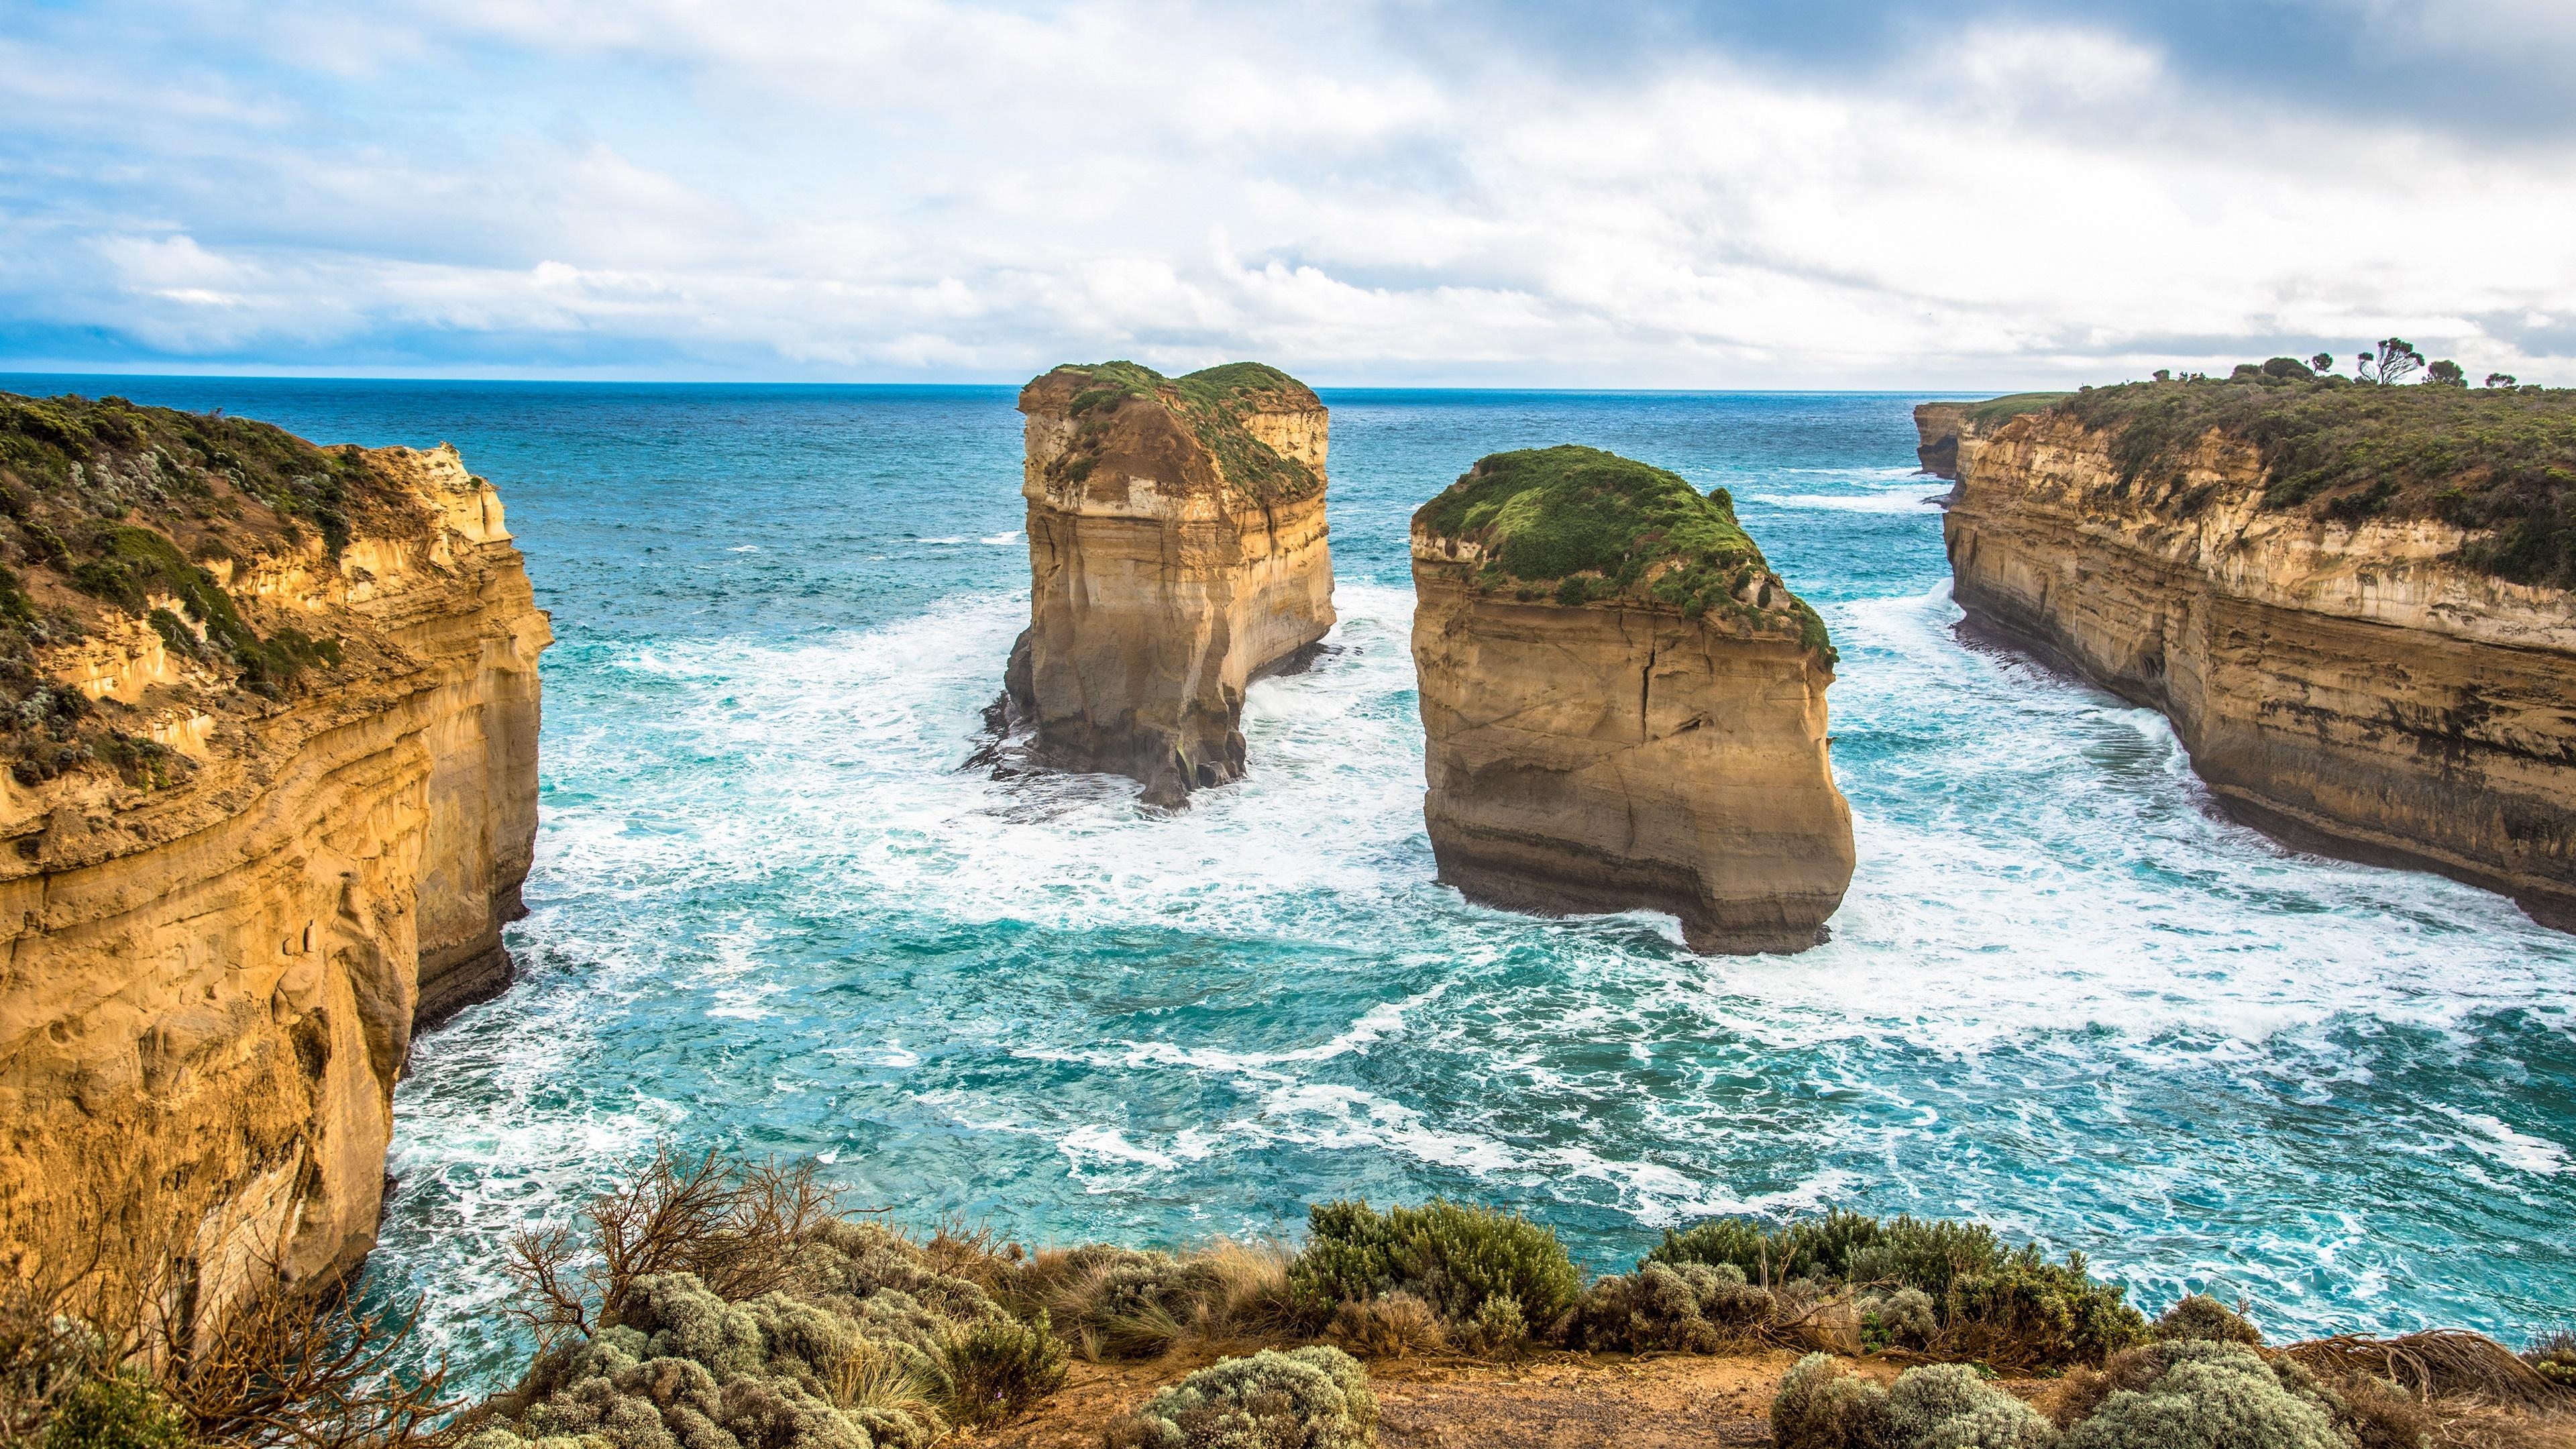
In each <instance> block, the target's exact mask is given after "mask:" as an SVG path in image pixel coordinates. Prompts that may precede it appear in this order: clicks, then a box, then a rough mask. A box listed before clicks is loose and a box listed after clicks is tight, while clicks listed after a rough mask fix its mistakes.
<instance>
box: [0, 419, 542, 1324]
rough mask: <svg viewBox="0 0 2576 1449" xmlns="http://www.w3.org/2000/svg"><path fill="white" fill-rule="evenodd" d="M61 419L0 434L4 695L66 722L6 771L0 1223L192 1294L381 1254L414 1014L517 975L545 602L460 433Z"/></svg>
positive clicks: (188, 1307)
mask: <svg viewBox="0 0 2576 1449" xmlns="http://www.w3.org/2000/svg"><path fill="white" fill-rule="evenodd" d="M36 406H38V407H46V406H50V405H36ZM68 415H69V416H70V417H71V423H70V424H69V425H67V430H66V431H65V432H64V434H63V436H64V437H66V438H73V439H74V442H75V443H77V444H79V446H74V447H71V449H70V451H71V453H72V454H74V455H77V454H78V453H79V452H81V451H82V450H83V448H85V447H87V446H89V445H92V444H94V445H95V446H96V447H97V448H98V450H99V451H97V452H96V453H94V454H92V455H91V456H88V457H86V458H80V457H78V456H74V457H73V459H72V462H71V465H70V467H69V468H68V469H67V470H66V469H63V468H62V467H61V464H62V457H61V456H60V455H56V456H55V457H54V459H53V463H54V465H55V468H56V470H57V471H56V472H55V473H54V475H53V476H51V477H48V476H44V473H45V470H44V469H43V468H40V467H36V466H34V465H32V464H30V463H29V461H28V458H27V457H20V458H16V459H11V458H9V457H8V456H7V455H6V453H5V452H0V465H7V464H9V463H12V462H14V463H16V464H17V465H18V466H15V467H11V468H10V469H9V481H8V482H7V483H6V484H5V487H6V490H7V494H8V497H7V500H6V501H7V503H8V504H9V509H10V512H11V514H12V516H13V519H14V523H13V525H12V526H11V527H9V528H8V529H6V530H5V537H0V548H6V549H7V550H8V551H9V552H10V553H12V554H13V555H17V556H18V557H19V558H20V559H21V562H22V566H24V567H25V577H24V584H25V588H24V591H23V593H19V594H17V598H18V599H19V600H20V601H21V602H23V603H24V604H26V605H27V606H28V607H27V608H26V610H25V611H24V614H23V617H22V623H21V626H20V627H21V628H22V629H32V630H34V631H35V635H34V636H31V635H26V634H21V635H18V636H14V637H18V638H20V639H21V641H22V642H23V643H24V644H25V645H26V650H25V653H24V655H23V656H22V659H21V662H20V663H19V664H17V665H13V666H12V667H13V668H17V669H19V670H20V671H21V673H22V675H23V677H19V678H18V680H17V684H16V685H15V686H13V688H17V689H19V690H21V691H23V692H24V694H25V698H24V701H23V702H22V704H21V707H20V711H19V717H20V718H22V719H25V718H34V717H37V716H40V715H41V716H44V717H47V718H52V719H57V720H67V721H72V722H71V723H68V724H63V725H60V726H58V727H57V728H56V729H55V731H54V732H53V734H52V735H51V736H48V735H47V734H46V733H44V732H41V731H39V732H35V733H33V734H29V733H27V732H24V731H22V732H21V734H20V735H18V736H15V737H13V741H14V742H13V746H12V747H13V749H15V750H16V751H17V753H18V755H19V761H18V765H17V767H16V771H15V773H14V776H13V777H12V778H9V779H7V780H5V781H0V836H6V837H8V838H9V840H10V842H11V844H12V846H13V847H14V848H11V849H5V850H0V911H5V921H6V929H7V930H8V932H9V956H8V962H7V967H6V970H5V973H0V1122H5V1124H6V1125H5V1128H0V1257H8V1258H12V1259H15V1260H16V1263H17V1266H18V1268H19V1270H20V1271H35V1272H44V1271H49V1270H51V1269H53V1268H56V1267H59V1266H61V1265H62V1264H64V1263H66V1262H67V1261H70V1260H72V1259H73V1258H76V1257H77V1256H78V1255H79V1254H81V1253H83V1252H84V1251H86V1250H87V1249H88V1248H89V1247H90V1246H91V1245H93V1244H102V1245H106V1246H107V1247H108V1248H109V1249H110V1250H111V1251H112V1252H114V1253H116V1254H118V1255H121V1256H128V1257H130V1258H132V1259H134V1260H135V1263H134V1266H136V1267H137V1268H138V1269H139V1270H141V1271H144V1272H147V1273H149V1272H152V1271H154V1270H155V1269H156V1268H165V1267H166V1269H167V1270H168V1271H170V1272H171V1273H172V1274H173V1275H174V1276H173V1278H172V1279H171V1281H170V1283H169V1285H168V1291H167V1293H165V1295H164V1297H163V1299H162V1301H163V1302H164V1303H165V1305H169V1306H174V1307H177V1308H178V1309H179V1310H180V1311H183V1312H193V1313H194V1314H195V1315H196V1316H197V1317H198V1318H199V1319H200V1321H202V1320H203V1318H204V1316H205V1315H207V1314H209V1313H212V1312H215V1311H218V1310H220V1308H221V1307H222V1305H223V1303H224V1302H225V1301H226V1300H227V1299H228V1298H229V1297H230V1296H231V1295H232V1294H234V1293H236V1292H238V1291H239V1290H240V1289H241V1287H242V1286H243V1285H244V1284H245V1283H247V1282H248V1281H249V1280H250V1277H251V1275H253V1274H256V1273H260V1272H264V1271H266V1269H267V1268H268V1267H269V1266H271V1265H273V1266H275V1267H276V1268H278V1269H280V1270H282V1271H283V1272H285V1273H286V1274H288V1275H290V1276H293V1277H297V1278H312V1277H327V1276H331V1275H336V1274H338V1273H341V1272H344V1271H345V1270H347V1269H348V1268H349V1267H351V1266H353V1265H354V1264H355V1263H356V1262H357V1261H358V1259H360V1258H361V1257H362V1256H363V1255H364V1254H365V1253H366V1252H367V1250H368V1249H369V1247H370V1246H371V1245H372V1244H373V1241H374V1237H375V1230H376V1222H377V1217H378V1208H379V1200H380V1196H381V1192H382V1188H383V1185H384V1181H385V1178H384V1168H385V1150H386V1144H387V1138H388V1135H389V1132H390V1128H391V1106H392V1094H393V1085H394V1081H395V1079H396V1077H397V1075H398V1074H400V1073H401V1072H402V1070H403V1069H404V1065H405V1061H406V1057H407V1055H408V1051H409V1047H410V1043H411V1039H412V1036H413V1034H414V1032H415V1031H416V1030H418V1029H419V1028H420V1026H421V1025H422V1024H423V1023H424V1022H427V1021H429V1020H431V1019H433V1018H435V1017H436V1016H437V1015H439V1014H440V1013H442V1012H446V1011H452V1010H453V1009H455V1008H456V1007H457V1006H459V1005H462V1004H464V1003H466V1002H469V1001H472V1000H475V999H478V998H480V997H482V996H486V995H490V994H492V993H493V992H496V991H498V990H499V989H501V988H502V987H504V986H506V985H507V984H508V981H509V964H508V958H507V957H506V956H505V955H504V954H503V952H502V950H501V946H500V936H499V930H500V926H501V923H502V922H503V921H504V920H506V919H508V918H510V917H512V916H513V915H515V914H517V913H518V912H519V906H518V891H519V885H520V882H521V880H522V878H523V877H524V876H525V875H526V873H527V869H528V864H529V856H530V850H531V846H532V844H533V837H534V832H535V826H536V754H537V723H538V678H537V656H538V653H539V651H540V650H542V649H543V648H544V647H545V646H546V645H547V643H548V642H549V641H550V638H551V636H550V633H549V631H548V627H547V619H546V615H545V614H544V613H543V612H541V611H539V610H538V609H536V608H535V607H534V605H533V601H532V598H531V595H530V591H529V585H528V579H527V576H526V574H525V572H524V571H523V570H522V568H521V562H520V557H519V553H518V551H517V549H516V548H515V547H513V545H512V543H511V539H510V534H509V532H508V531H507V529H506V528H505V527H504V526H503V521H502V512H501V504H500V500H499V498H498V497H497V496H496V495H495V493H494V492H493V490H492V488H491V487H490V485H488V484H487V483H485V482H484V481H483V480H481V479H479V478H475V477H472V476H470V475H469V474H468V473H467V472H466V470H465V468H464V466H463V464H462V462H461V460H460V459H459V458H458V456H457V454H456V453H455V451H454V450H453V449H449V448H444V447H442V448H440V449H438V450H436V451H433V452H414V451H411V450H408V449H402V448H388V449H381V450H376V451H373V452H362V451H360V450H356V449H348V450H335V451H331V452H324V451H322V450H314V449H310V448H309V447H306V446H305V445H303V444H300V443H295V442H294V440H291V439H285V438H284V435H282V434H274V430H266V432H265V433H259V432H254V431H251V428H250V425H244V424H240V423H238V422H233V421H231V420H223V421H222V422H220V423H217V422H208V421H205V420H199V419H191V418H187V417H185V416H184V415H177V414H165V413H160V412H158V411H157V410H144V409H130V410H124V411H123V413H122V414H121V415H120V414H119V413H118V412H117V411H116V410H113V409H102V410H97V411H93V412H90V413H88V414H86V415H84V414H81V413H79V412H78V411H77V410H71V411H69V413H68ZM58 417H59V415H58ZM174 418H175V419H178V421H177V422H176V423H173V422H171V421H170V420H171V419H174ZM40 421H41V419H40ZM84 426H85V427H86V428H87V429H89V431H86V432H80V433H78V435H77V437H75V435H74V433H73V432H72V431H70V430H69V429H76V428H80V427H84ZM281 440H282V441H281ZM0 441H5V440H0ZM183 444H184V446H183ZM289 445H291V447H290V446H289ZM261 446H267V447H272V448H273V449H274V451H275V452H276V454H277V457H276V458H274V459H263V458H261V457H257V456H253V455H252V450H253V449H254V448H255V447H261ZM297 450H301V451H300V452H299V451H297ZM31 456H32V455H31ZM38 461H42V459H39V460H38ZM272 465H274V466H272ZM298 470H301V471H298ZM255 485H256V486H255ZM296 489H303V490H305V491H304V492H303V494H302V495H300V496H302V497H303V498H305V499H306V500H307V501H308V502H310V506H309V507H301V508H300V507H299V505H298V496H299V495H298V494H297V493H296V492H295V491H294V490H296ZM110 494H113V495H116V496H117V497H121V498H123V499H126V500H130V502H131V503H132V504H133V505H134V507H133V511H131V512H128V513H127V514H126V515H125V520H126V521H125V523H124V524H122V525H119V527H118V530H116V531H114V532H112V533H111V534H100V535H96V536H87V535H82V534H80V533H79V532H78V531H77V527H76V525H75V523H74V522H73V521H72V520H73V518H74V511H73V508H72V505H74V504H78V505H80V506H82V507H86V508H93V509H94V508H96V507H97V506H99V505H100V504H101V502H102V501H103V500H104V501H107V502H108V503H109V505H110V506H115V505H114V502H113V500H112V499H107V498H106V495H110ZM315 500H318V501H315ZM317 520H318V525H319V527H318V532H319V536H317V530H316V527H315V526H314V524H315V523H316V522H317ZM143 524H149V525H150V527H148V528H145V527H138V526H137V525H143ZM155 539H158V540H160V541H159V542H158V543H155V542H154V541H153V540H155ZM57 544H60V545H66V546H67V548H68V553H67V554H65V555H62V556H57V557H53V558H52V559H51V561H49V562H48V561H46V560H44V559H42V558H33V559H31V558H28V557H26V555H27V554H28V553H31V552H32V553H38V554H41V553H43V552H45V551H46V550H50V549H52V548H54V547H55V546H56V545H57ZM335 546H336V547H335ZM93 550H95V551H96V552H97V555H98V556H97V557H96V558H95V559H91V560H89V561H88V562H77V560H79V559H80V557H81V555H83V554H84V553H88V552H91V551H93ZM15 581H16V580H14V579H13V582H15ZM164 590H169V591H170V592H168V593H165V592H163V591H164ZM85 591H86V592H85ZM128 595H135V596H138V597H128V598H126V601H127V602H128V603H131V604H132V605H133V606H134V610H133V612H129V611H128V610H126V609H124V608H120V607H116V603H117V601H118V599H119V598H120V597H126V596H128ZM145 606H149V608H148V609H146V608H145ZM137 612H141V613H146V614H147V617H135V616H134V614H135V613H137ZM75 631H77V634H76V635H75ZM36 636H41V637H36ZM84 731H86V732H87V733H85V734H84V733H83V732H84ZM83 740H87V741H88V743H87V744H83V743H82V741H83Z"/></svg>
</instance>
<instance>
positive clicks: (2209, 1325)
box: [2156, 1293, 2263, 1346]
mask: <svg viewBox="0 0 2576 1449" xmlns="http://www.w3.org/2000/svg"><path fill="white" fill-rule="evenodd" d="M2156 1336H2157V1337H2158V1338H2196V1339H2202V1340H2206V1341H2208V1342H2211V1343H2243V1344H2252V1345H2257V1346H2259V1345H2260V1344H2261V1343H2262V1342H2263V1334H2262V1331H2261V1330H2259V1329H2257V1328H2256V1327H2255V1326H2254V1325H2253V1324H2251V1323H2248V1322H2246V1321H2245V1320H2244V1319H2243V1318H2241V1317H2239V1316H2237V1314H2236V1312H2235V1311H2234V1310H2233V1309H2231V1308H2229V1307H2228V1306H2227V1305H2226V1304H2224V1303H2221V1302H2219V1301H2218V1300H2217V1299H2215V1298H2212V1297H2210V1296H2209V1295H2208V1294H2206V1293H2194V1294H2191V1295H2190V1296H2188V1297H2186V1298H2184V1299H2183V1300H2182V1301H2181V1302H2180V1303H2177V1304H2175V1305H2174V1306H2173V1307H2171V1308H2168V1309H2166V1310H2165V1316H2164V1317H2162V1318H2159V1319H2157V1320H2156Z"/></svg>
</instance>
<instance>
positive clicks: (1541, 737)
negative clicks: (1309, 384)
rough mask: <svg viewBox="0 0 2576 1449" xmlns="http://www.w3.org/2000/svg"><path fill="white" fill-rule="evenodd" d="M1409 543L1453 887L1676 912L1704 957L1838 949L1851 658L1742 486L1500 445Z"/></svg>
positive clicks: (1429, 741)
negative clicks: (1740, 503) (1767, 537)
mask: <svg viewBox="0 0 2576 1449" xmlns="http://www.w3.org/2000/svg"><path fill="white" fill-rule="evenodd" d="M1412 535H1413V537H1412V544H1413V583H1414V590H1415V593H1416V596H1417V597H1416V602H1415V605H1414V616H1413V658H1414V664H1415V667H1416V669H1417V670H1418V671H1419V673H1420V678H1421V700H1422V727H1423V733H1424V736H1425V739H1426V757H1425V768H1426V772H1427V775H1428V782H1429V790H1428V792H1427V793H1426V794H1425V796H1424V800H1423V815H1424V820H1425V823H1426V825H1427V826H1428V828H1429V831H1430V835H1431V846H1432V851H1433V854H1434V855H1435V856H1436V857H1437V859H1438V861H1439V865H1440V878H1441V879H1442V880H1444V881H1447V882H1449V883H1450V884H1452V885H1454V886H1456V887H1458V888H1459V890H1461V891H1462V892H1464V893H1465V894H1466V895H1467V896H1469V897H1470V898H1471V899H1475V900H1480V901H1484V902H1487V903H1489V904H1492V905H1498V906H1503V907H1507V908H1511V909H1519V910H1529V911H1536V912H1540V913H1543V914H1573V913H1581V912H1601V911H1622V910H1633V909H1650V910H1659V911H1669V912H1671V913H1672V914H1674V915H1676V916H1678V917H1680V918H1681V923H1682V931H1683V935H1684V938H1685V939H1686V940H1687V941H1688V942H1689V943H1690V945H1691V948H1692V949H1693V950H1697V951H1703V952H1735V953H1742V952H1755V951H1797V950H1803V949H1805V948H1806V947H1808V946H1812V945H1814V944H1816V942H1817V941H1818V940H1819V939H1821V937H1822V932H1823V927H1824V923H1825V920H1826V918H1827V917H1829V916H1831V915H1832V914H1833V913H1834V910H1835V909H1836V907H1838V906H1839V905H1840V904H1841V902H1842V897H1843V892H1844V890H1845V889H1846V888H1847V887H1848V886H1849V885H1850V883H1851V874H1852V864H1853V855H1852V829H1851V810H1850V807H1849V806H1847V805H1846V804H1845V803H1844V801H1843V797H1842V794H1841V792H1840V791H1838V790H1837V789H1836V788H1835V787H1834V780H1833V771H1832V768H1831V762H1830V760H1829V758H1828V744H1827V738H1826V713H1825V691H1826V689H1827V687H1828V686H1829V685H1831V684H1832V682H1833V671H1834V663H1835V656H1834V652H1833V648H1832V644H1831V642H1830V641H1829V640H1828V639H1827V637H1826V635H1825V630H1824V626H1823V624H1822V623H1821V622H1819V621H1818V620H1817V618H1816V616H1815V614H1814V612H1813V611H1812V610H1810V609H1809V608H1808V607H1807V606H1806V604H1805V603H1804V602H1803V601H1801V600H1799V599H1798V598H1797V596H1796V595H1794V594H1792V593H1791V592H1790V591H1789V588H1788V586H1787V585H1786V584H1784V583H1782V582H1781V581H1780V579H1779V577H1778V575H1776V574H1774V573H1773V572H1772V571H1771V569H1770V566H1769V565H1768V564H1767V563H1766V562H1764V560H1763V558H1762V554H1761V551H1760V550H1759V549H1758V548H1756V547H1755V546H1754V543H1753V540H1752V539H1751V538H1749V537H1747V536H1746V535H1745V533H1744V531H1743V530H1742V529H1741V528H1740V527H1738V526H1737V525H1736V522H1735V516H1734V509H1733V506H1732V504H1731V502H1730V501H1729V500H1727V499H1726V497H1725V495H1724V493H1723V491H1722V490H1721V491H1720V492H1719V493H1717V494H1715V495H1711V496H1709V497H1702V496H1701V495H1700V494H1699V493H1698V492H1697V491H1696V490H1694V489H1693V488H1692V487H1691V486H1690V485H1689V484H1688V483H1687V482H1685V481H1684V480H1682V479H1681V478H1679V477H1677V476H1675V475H1673V474H1671V473H1667V472H1664V471H1663V470H1661V469H1657V468H1651V467H1648V466H1646V465H1645V464H1642V463H1637V462H1633V461H1631V460H1629V459H1625V458H1620V457H1617V456H1616V455H1613V454H1610V453H1604V452H1601V451H1598V450H1596V449H1591V448H1576V447H1560V448H1549V449H1543V450H1535V451H1530V452H1522V453H1500V454H1495V455H1494V456H1492V457H1489V458H1486V459H1484V460H1483V461H1481V462H1479V463H1478V464H1477V465H1476V466H1475V468H1473V469H1472V470H1470V471H1469V472H1468V473H1467V474H1466V476H1464V477H1462V478H1460V479H1459V480H1458V482H1457V483H1455V484H1454V485H1452V486H1451V487H1450V489H1449V490H1448V491H1447V492H1445V493H1443V494H1442V495H1441V496H1440V497H1438V498H1435V499H1433V500H1432V501H1431V502H1430V503H1427V504H1425V505H1424V506H1423V507H1422V509H1421V510H1420V511H1419V512H1417V513H1416V514H1415V515H1414V518H1413V529H1412Z"/></svg>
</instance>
